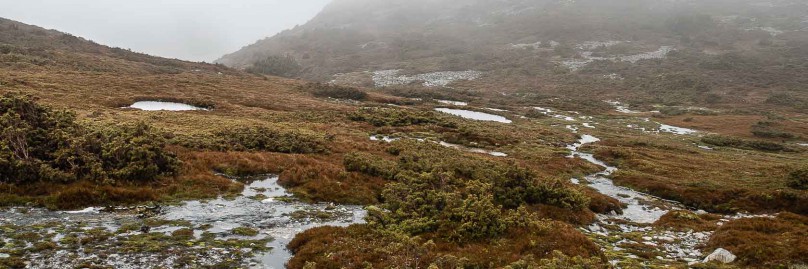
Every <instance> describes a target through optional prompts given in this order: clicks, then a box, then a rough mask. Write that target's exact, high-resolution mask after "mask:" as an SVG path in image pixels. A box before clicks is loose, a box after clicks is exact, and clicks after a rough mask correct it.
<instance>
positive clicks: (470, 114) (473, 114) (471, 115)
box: [435, 108, 513, 123]
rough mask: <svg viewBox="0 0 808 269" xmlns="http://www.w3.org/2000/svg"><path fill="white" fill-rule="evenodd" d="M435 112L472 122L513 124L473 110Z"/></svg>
mask: <svg viewBox="0 0 808 269" xmlns="http://www.w3.org/2000/svg"><path fill="white" fill-rule="evenodd" d="M435 110H437V111H440V112H443V113H447V114H452V115H455V116H459V117H463V118H466V119H471V120H479V121H495V122H501V123H511V122H513V121H511V120H509V119H508V118H505V117H503V116H499V115H494V114H488V113H483V112H477V111H471V110H463V109H451V108H436V109H435Z"/></svg>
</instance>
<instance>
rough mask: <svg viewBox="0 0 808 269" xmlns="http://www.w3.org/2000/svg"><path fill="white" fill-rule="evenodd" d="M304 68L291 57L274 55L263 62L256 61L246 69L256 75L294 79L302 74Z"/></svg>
mask: <svg viewBox="0 0 808 269" xmlns="http://www.w3.org/2000/svg"><path fill="white" fill-rule="evenodd" d="M301 70H302V67H301V66H300V64H299V63H298V62H297V60H295V58H294V57H292V56H291V55H286V56H278V55H272V56H269V57H266V58H264V59H262V60H259V61H256V62H255V63H253V65H252V66H250V67H248V68H247V69H246V71H247V72H250V73H254V74H264V75H272V76H281V77H293V76H296V75H298V74H299V73H300V71H301Z"/></svg>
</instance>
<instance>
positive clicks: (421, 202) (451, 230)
mask: <svg viewBox="0 0 808 269" xmlns="http://www.w3.org/2000/svg"><path fill="white" fill-rule="evenodd" d="M389 151H390V152H395V153H397V154H396V155H397V156H398V164H397V167H396V170H397V173H396V174H395V176H394V180H395V182H393V183H389V184H388V185H387V186H386V188H385V189H384V191H383V192H382V199H381V200H382V201H383V203H382V204H381V205H380V206H379V207H378V208H375V207H374V208H372V209H369V210H368V217H367V220H368V222H369V223H370V224H372V225H375V227H378V228H381V229H387V230H393V231H398V232H404V233H407V234H410V235H414V236H415V235H421V234H428V233H437V234H438V235H439V236H443V237H445V238H446V239H448V240H452V241H455V242H467V241H476V240H484V239H489V238H496V237H498V236H500V235H502V234H503V233H505V231H507V230H508V229H510V228H515V227H522V226H524V225H526V224H525V218H526V217H527V216H525V214H524V212H523V211H524V210H521V211H519V210H517V209H519V208H522V207H524V206H526V205H537V204H545V205H551V206H556V207H560V208H567V209H571V210H586V207H587V205H588V204H589V200H588V197H586V196H585V195H584V194H583V193H581V192H580V191H578V190H577V189H575V188H573V187H571V186H569V185H565V184H564V183H563V182H562V181H560V180H546V179H540V178H538V177H536V176H535V173H534V172H532V171H530V170H527V169H523V168H519V167H516V166H513V165H506V164H502V163H499V162H494V161H491V160H488V159H484V158H476V157H471V156H466V155H463V154H456V152H455V151H453V150H450V149H446V148H444V147H441V146H439V145H436V144H434V143H428V142H417V141H410V140H400V141H396V142H393V143H392V145H391V147H390V150H389ZM378 159H379V158H375V159H374V157H373V156H372V155H361V154H349V156H346V167H348V169H350V170H357V171H366V172H368V173H380V172H379V171H387V170H385V169H389V168H390V167H391V166H392V165H393V164H392V163H382V164H380V163H377V162H378ZM520 212H521V213H520ZM514 214H517V215H518V214H521V215H523V216H521V217H520V216H515V215H514ZM531 218H532V217H531Z"/></svg>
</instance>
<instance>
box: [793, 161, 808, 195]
mask: <svg viewBox="0 0 808 269" xmlns="http://www.w3.org/2000/svg"><path fill="white" fill-rule="evenodd" d="M788 186H789V187H791V188H794V189H798V190H808V166H803V167H801V168H797V169H794V170H793V171H791V173H789V174H788Z"/></svg>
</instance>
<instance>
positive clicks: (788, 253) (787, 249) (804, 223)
mask: <svg viewBox="0 0 808 269" xmlns="http://www.w3.org/2000/svg"><path fill="white" fill-rule="evenodd" d="M805 238H808V217H805V216H804V215H797V214H792V213H780V214H779V215H778V216H777V217H775V218H748V219H739V220H734V221H730V222H728V223H726V224H724V225H723V226H721V228H719V229H718V230H717V231H716V232H715V234H713V236H712V237H711V238H710V241H709V242H708V243H707V246H706V248H705V250H706V252H707V253H709V251H712V250H714V249H716V248H719V247H720V248H725V249H727V250H729V251H730V252H732V253H733V254H735V255H737V256H738V259H739V263H740V264H742V265H744V266H747V267H749V268H788V267H789V266H794V265H805V264H808V256H806V254H808V241H807V240H805Z"/></svg>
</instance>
